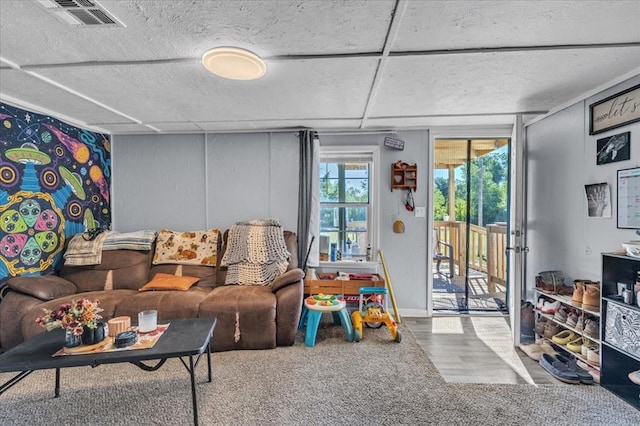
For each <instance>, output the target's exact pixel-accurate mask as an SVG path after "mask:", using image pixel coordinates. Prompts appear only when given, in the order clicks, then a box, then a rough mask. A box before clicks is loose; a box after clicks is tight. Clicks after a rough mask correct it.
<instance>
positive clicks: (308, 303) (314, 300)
mask: <svg viewBox="0 0 640 426" xmlns="http://www.w3.org/2000/svg"><path fill="white" fill-rule="evenodd" d="M326 312H331V314H332V316H333V322H334V324H341V325H342V328H344V332H345V334H346V335H347V341H349V342H353V335H354V333H353V327H352V326H351V318H350V317H349V312H348V311H347V303H346V302H345V300H344V297H343V296H342V295H341V294H316V295H312V296H309V297H307V298H306V299H304V305H303V307H302V315H301V316H300V323H299V324H298V330H302V329H303V328H305V327H306V331H305V337H304V344H305V345H306V346H315V344H316V334H317V332H318V325H319V324H320V316H321V315H322V314H323V313H326Z"/></svg>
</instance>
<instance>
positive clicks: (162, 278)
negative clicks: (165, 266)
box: [138, 272, 200, 291]
mask: <svg viewBox="0 0 640 426" xmlns="http://www.w3.org/2000/svg"><path fill="white" fill-rule="evenodd" d="M198 281H200V278H196V277H179V276H177V275H171V274H163V273H162V272H158V273H157V274H155V275H154V276H153V279H152V280H151V281H149V282H148V283H146V284H145V285H144V286H143V287H141V288H140V289H139V290H138V291H149V290H180V291H187V290H189V289H190V288H191V286H192V285H194V284H195V283H197V282H198Z"/></svg>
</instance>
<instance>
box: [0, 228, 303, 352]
mask: <svg viewBox="0 0 640 426" xmlns="http://www.w3.org/2000/svg"><path fill="white" fill-rule="evenodd" d="M225 237H226V233H225ZM284 237H285V243H286V246H287V249H288V250H289V252H290V253H291V258H290V259H289V265H288V268H287V271H286V272H285V273H284V274H282V275H280V276H279V277H278V278H277V279H276V280H275V281H274V282H273V283H272V284H271V285H270V286H255V285H225V284H224V282H225V277H226V268H221V267H220V259H221V258H222V255H220V256H218V264H217V265H216V266H215V267H211V266H199V265H152V262H151V261H152V257H153V250H151V251H133V250H113V251H103V252H102V262H101V264H99V265H94V266H81V267H63V268H62V269H61V270H60V272H59V276H53V275H49V276H38V277H14V278H11V279H9V281H8V282H7V285H8V287H9V288H10V291H9V292H8V293H7V294H6V296H5V297H4V298H3V299H2V303H0V346H1V348H2V350H8V349H10V348H12V347H14V346H16V345H18V344H20V343H21V342H23V341H24V340H26V339H28V338H30V337H32V336H34V335H36V334H38V333H41V332H45V331H44V329H43V328H42V327H41V326H39V325H38V324H36V322H35V318H36V317H37V316H39V315H41V314H42V309H43V308H46V309H54V308H57V307H59V306H60V305H61V304H62V303H64V302H68V301H70V300H71V299H74V298H76V299H77V298H81V297H83V298H88V299H91V300H94V299H98V300H99V301H100V307H101V308H103V309H104V312H102V314H101V315H102V316H103V318H104V321H107V320H109V319H111V318H113V317H117V316H123V315H126V316H130V317H131V320H132V323H134V324H135V323H136V322H137V315H138V312H140V311H143V310H147V309H156V310H157V311H158V321H160V322H162V321H170V320H171V319H180V318H194V317H216V318H217V319H218V321H217V325H216V329H215V332H214V335H213V339H212V341H211V349H212V350H214V351H226V350H235V349H271V348H275V347H276V346H287V345H292V344H293V343H294V340H295V335H296V332H297V326H298V321H299V319H300V311H301V307H302V300H303V283H302V278H303V275H304V274H303V272H302V270H301V269H299V268H298V267H297V266H298V259H297V256H296V253H297V238H296V235H295V234H294V233H291V232H288V231H284ZM220 244H221V245H222V247H221V250H220V251H219V253H221V254H222V253H224V250H225V249H226V247H224V245H223V243H220ZM158 272H163V273H169V274H174V275H184V276H192V277H198V278H200V281H199V282H198V283H197V284H196V285H194V286H193V287H191V288H190V289H189V290H187V291H178V290H169V291H144V292H140V291H138V289H139V288H141V287H142V286H143V285H145V284H146V283H147V282H149V281H150V280H151V279H152V278H153V276H154V275H155V274H156V273H158ZM105 288H107V289H106V290H105Z"/></svg>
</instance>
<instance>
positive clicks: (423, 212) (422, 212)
mask: <svg viewBox="0 0 640 426" xmlns="http://www.w3.org/2000/svg"><path fill="white" fill-rule="evenodd" d="M415 213H416V217H427V208H426V207H416V209H415Z"/></svg>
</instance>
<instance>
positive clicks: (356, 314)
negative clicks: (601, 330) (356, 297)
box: [351, 287, 402, 343]
mask: <svg viewBox="0 0 640 426" xmlns="http://www.w3.org/2000/svg"><path fill="white" fill-rule="evenodd" d="M359 293H360V302H359V303H358V310H357V311H353V313H352V314H351V320H352V322H353V337H354V340H355V341H356V342H359V341H360V339H362V324H363V323H364V324H365V325H366V326H367V327H369V328H380V327H382V325H383V324H384V325H386V326H387V328H388V329H389V331H390V332H391V338H392V339H393V340H395V341H396V342H398V343H400V341H402V335H401V334H400V330H398V324H397V323H396V322H395V320H394V319H393V316H391V314H390V313H389V310H388V309H387V289H386V288H384V287H360V289H359ZM365 294H369V295H370V296H369V297H367V299H366V301H365V297H364V295H365Z"/></svg>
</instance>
